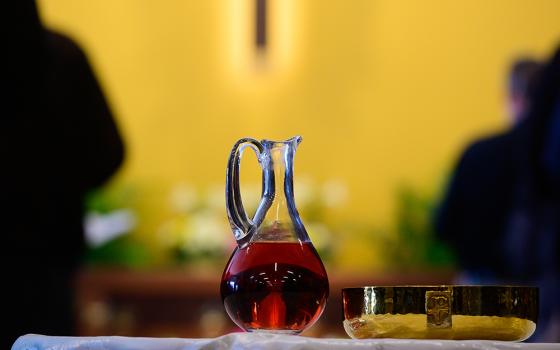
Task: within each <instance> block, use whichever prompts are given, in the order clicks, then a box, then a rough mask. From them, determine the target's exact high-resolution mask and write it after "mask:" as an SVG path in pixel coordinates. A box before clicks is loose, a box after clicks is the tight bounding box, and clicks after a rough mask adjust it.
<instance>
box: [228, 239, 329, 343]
mask: <svg viewBox="0 0 560 350" xmlns="http://www.w3.org/2000/svg"><path fill="white" fill-rule="evenodd" d="M221 294H222V300H223V302H224V306H225V308H226V311H227V313H228V314H229V316H230V317H231V319H232V320H234V322H235V323H236V324H237V325H238V326H239V327H241V328H243V329H244V330H247V331H256V330H263V331H275V332H283V331H284V332H286V333H292V334H293V333H299V332H301V331H303V330H304V329H306V328H308V327H310V326H311V325H312V324H313V323H315V321H317V319H318V318H319V316H321V313H322V312H323V309H324V308H325V305H326V301H327V297H328V294H329V282H328V279H327V274H326V271H325V268H324V267H323V264H322V262H321V260H320V258H319V256H318V255H317V252H316V251H315V248H314V247H313V245H312V244H311V243H300V242H253V243H250V244H248V245H247V246H246V247H244V248H241V249H239V248H236V249H235V251H234V252H233V254H232V256H231V258H230V260H229V262H228V265H227V267H226V269H225V271H224V274H223V276H222V282H221Z"/></svg>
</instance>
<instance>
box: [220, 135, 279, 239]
mask: <svg viewBox="0 0 560 350" xmlns="http://www.w3.org/2000/svg"><path fill="white" fill-rule="evenodd" d="M246 147H250V148H251V149H252V150H253V151H255V154H256V155H257V159H258V161H259V164H260V166H261V168H262V170H263V173H262V183H263V189H262V194H261V200H260V203H259V206H258V208H257V211H256V213H255V216H254V217H253V219H250V218H249V217H248V216H247V213H246V212H245V208H243V203H242V201H241V192H240V189H239V166H240V163H241V156H242V154H243V151H244V150H245V148H246ZM270 162H271V159H270V154H269V153H268V152H267V151H266V149H265V147H264V146H263V144H262V143H260V142H259V141H257V140H255V139H252V138H243V139H240V140H239V141H237V142H236V143H235V145H234V146H233V149H232V150H231V153H230V155H229V160H228V167H227V175H226V207H227V215H228V219H229V222H230V225H231V228H232V230H233V234H234V236H235V239H236V240H237V243H238V244H239V245H240V246H243V245H245V244H246V243H248V242H249V241H250V240H251V237H252V236H253V234H254V233H255V231H256V229H257V228H258V227H259V225H260V224H261V223H262V220H263V219H264V215H265V214H266V211H267V210H268V208H270V205H271V204H272V200H273V199H274V183H273V182H274V170H273V167H272V166H271V164H270Z"/></svg>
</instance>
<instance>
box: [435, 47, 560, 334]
mask: <svg viewBox="0 0 560 350" xmlns="http://www.w3.org/2000/svg"><path fill="white" fill-rule="evenodd" d="M530 66H531V65H525V68H527V67H530ZM519 67H520V66H519V65H516V66H515V68H519ZM515 68H514V69H513V70H512V73H513V78H512V84H513V82H515V81H516V80H519V79H522V80H523V79H524V80H525V81H524V82H521V84H518V86H525V87H526V88H527V89H526V91H525V93H526V95H525V96H526V98H525V101H523V102H521V103H519V104H518V106H520V107H525V108H520V110H521V111H520V114H519V115H518V116H513V117H512V119H513V120H514V121H515V122H516V124H514V126H513V127H512V129H511V130H509V131H506V132H504V133H502V134H499V135H496V136H492V137H488V138H485V139H482V140H479V141H477V142H475V143H473V144H472V145H471V146H469V147H468V148H467V150H466V151H465V153H464V154H463V155H462V157H461V159H460V161H459V163H458V165H457V168H456V170H455V173H454V175H453V177H452V180H451V183H450V186H449V188H448V192H447V194H446V196H445V198H444V200H443V202H442V205H441V208H440V210H439V213H438V216H437V222H436V228H437V232H438V234H439V236H440V237H441V238H442V239H444V240H446V241H447V242H449V243H450V244H451V245H452V246H453V247H454V248H455V250H456V252H457V255H458V259H459V263H460V265H461V267H462V268H463V269H464V270H465V272H466V276H467V279H466V281H464V282H468V283H479V284H495V283H517V284H531V285H538V286H540V287H541V294H540V296H541V306H542V307H541V310H540V319H539V325H538V327H537V332H536V334H535V336H534V337H533V339H534V340H539V341H544V340H560V333H559V332H558V329H556V327H558V324H557V323H556V322H557V321H555V318H557V317H558V316H559V315H560V299H558V296H559V295H560V288H559V281H558V280H559V279H560V95H559V90H558V89H559V86H560V50H559V51H558V52H557V53H556V55H555V56H554V57H553V59H552V60H551V61H550V62H549V63H548V64H547V65H546V66H545V67H544V68H543V69H542V70H541V71H540V72H539V73H538V74H537V75H535V78H532V76H533V75H534V74H532V73H531V74H528V73H529V72H527V71H523V70H521V72H524V73H523V74H522V75H519V73H520V71H516V69H515ZM531 69H533V68H531ZM534 71H535V72H536V71H537V70H534ZM515 74H517V76H515ZM518 83H519V81H518ZM532 86H533V88H532ZM512 96H513V94H512ZM512 105H513V104H512ZM511 110H512V111H514V110H515V108H512V109H511Z"/></svg>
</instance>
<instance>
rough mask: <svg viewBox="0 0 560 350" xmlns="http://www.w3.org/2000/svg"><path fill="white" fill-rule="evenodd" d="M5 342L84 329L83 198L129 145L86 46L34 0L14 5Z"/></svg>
mask: <svg viewBox="0 0 560 350" xmlns="http://www.w3.org/2000/svg"><path fill="white" fill-rule="evenodd" d="M2 17H3V24H2V25H4V26H7V27H8V29H9V30H8V31H6V32H5V33H9V35H6V39H7V40H6V41H5V42H4V43H3V44H2V46H3V50H2V56H3V58H2V59H3V61H2V62H3V64H2V68H1V69H2V80H1V82H2V85H3V88H2V91H3V92H2V93H1V95H0V96H2V104H1V111H2V138H1V142H2V144H1V146H0V149H1V151H0V152H1V156H2V171H1V175H0V176H1V177H0V181H1V185H2V189H1V192H0V193H1V198H2V207H1V210H0V219H1V226H0V227H1V231H2V238H3V244H2V246H3V248H4V249H3V253H2V254H1V256H2V271H3V272H2V278H3V279H4V281H3V285H4V288H3V289H4V293H3V294H4V295H5V296H4V307H3V310H2V316H3V319H4V320H5V322H3V326H2V328H3V332H2V333H3V335H4V336H3V337H2V341H1V344H0V347H1V348H2V349H9V348H10V347H11V344H12V343H13V342H14V341H15V339H16V338H17V337H18V336H20V335H23V334H25V333H41V334H53V335H71V334H74V330H73V326H74V322H73V301H74V295H73V292H74V291H73V278H74V274H75V272H76V269H77V267H78V266H79V263H80V260H81V257H82V252H83V248H84V236H83V227H82V217H83V200H84V196H85V194H86V192H87V191H89V190H91V189H93V188H95V187H97V186H99V185H101V184H102V183H103V182H104V181H106V180H107V179H108V178H109V177H110V176H111V175H112V174H113V173H114V172H115V171H116V170H117V169H118V167H119V166H120V164H121V162H122V160H123V154H124V151H123V144H122V141H121V137H120V135H119V132H118V130H117V127H116V125H115V122H114V120H113V116H112V113H111V111H110V109H109V107H108V105H107V102H106V100H105V98H104V96H103V93H102V91H101V89H100V87H99V85H98V83H97V81H96V78H95V75H94V73H93V71H92V69H91V67H90V65H89V63H88V60H87V58H86V56H85V55H84V53H83V52H82V50H81V49H80V47H79V46H78V45H77V44H76V43H75V42H74V41H72V40H71V39H69V38H68V37H66V36H64V35H62V34H59V33H56V32H53V31H51V30H48V29H46V28H44V27H43V25H42V24H41V21H40V19H39V14H38V11H37V7H36V4H35V2H34V1H30V0H18V1H13V2H9V3H8V4H7V6H4V9H3V12H2Z"/></svg>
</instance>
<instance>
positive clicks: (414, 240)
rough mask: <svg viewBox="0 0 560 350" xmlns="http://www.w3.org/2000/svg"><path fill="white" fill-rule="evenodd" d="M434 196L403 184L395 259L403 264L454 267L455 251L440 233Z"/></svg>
mask: <svg viewBox="0 0 560 350" xmlns="http://www.w3.org/2000/svg"><path fill="white" fill-rule="evenodd" d="M433 197H434V196H430V195H425V194H421V193H420V192H419V191H416V190H414V189H413V188H411V187H402V188H401V189H400V190H399V192H398V199H397V206H398V207H397V228H396V229H397V245H395V246H393V247H392V254H391V255H392V259H393V260H394V263H395V264H397V265H398V266H400V267H401V268H410V267H415V268H422V267H425V268H430V267H431V268H434V267H439V268H445V267H452V266H453V265H454V263H455V257H454V255H453V253H452V251H451V250H450V249H449V248H448V247H447V246H446V245H445V244H443V243H442V242H441V241H439V240H438V239H437V237H436V234H435V231H434V226H433V217H434V214H435V208H436V205H435V200H434V198H433Z"/></svg>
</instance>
